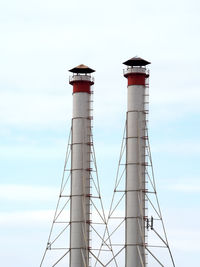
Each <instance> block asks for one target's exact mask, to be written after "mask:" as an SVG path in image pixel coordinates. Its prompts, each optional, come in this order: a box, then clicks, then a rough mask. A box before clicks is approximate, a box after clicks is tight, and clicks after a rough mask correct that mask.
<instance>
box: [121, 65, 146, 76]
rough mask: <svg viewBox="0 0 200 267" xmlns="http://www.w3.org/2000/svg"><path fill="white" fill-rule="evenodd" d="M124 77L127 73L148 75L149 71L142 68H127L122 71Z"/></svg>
mask: <svg viewBox="0 0 200 267" xmlns="http://www.w3.org/2000/svg"><path fill="white" fill-rule="evenodd" d="M123 73H124V75H126V74H129V73H145V74H149V70H148V69H146V68H144V67H129V68H127V69H124V70H123Z"/></svg>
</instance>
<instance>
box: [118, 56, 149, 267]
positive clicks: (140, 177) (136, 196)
mask: <svg viewBox="0 0 200 267" xmlns="http://www.w3.org/2000/svg"><path fill="white" fill-rule="evenodd" d="M123 64H125V65H126V66H127V69H125V70H124V76H125V77H126V78H127V80H128V94H127V95H128V99H127V120H126V123H127V124H126V207H125V218H126V224H125V249H126V252H125V266H126V267H144V266H146V259H145V224H144V222H145V188H146V186H145V165H146V163H145V146H146V137H145V132H146V130H145V128H146V112H145V107H144V106H145V103H144V102H145V84H146V78H147V77H148V72H147V70H146V65H148V64H150V62H148V61H146V60H144V59H142V58H138V57H134V58H131V59H129V60H127V61H126V62H124V63H123Z"/></svg>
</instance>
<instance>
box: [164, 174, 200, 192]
mask: <svg viewBox="0 0 200 267" xmlns="http://www.w3.org/2000/svg"><path fill="white" fill-rule="evenodd" d="M163 182H164V185H163V188H165V189H167V190H170V191H175V192H180V193H200V181H199V179H195V180H194V179H191V178H188V179H187V180H186V179H182V180H180V179H179V182H177V181H176V180H175V179H174V180H173V182H172V180H171V179H170V180H168V181H167V182H165V181H163Z"/></svg>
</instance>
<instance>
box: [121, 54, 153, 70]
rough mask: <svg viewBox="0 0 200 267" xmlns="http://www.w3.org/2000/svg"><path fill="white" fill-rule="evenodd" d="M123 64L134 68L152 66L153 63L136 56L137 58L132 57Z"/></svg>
mask: <svg viewBox="0 0 200 267" xmlns="http://www.w3.org/2000/svg"><path fill="white" fill-rule="evenodd" d="M123 64H124V65H126V66H131V67H133V66H146V65H149V64H151V62H149V61H147V60H145V59H143V58H141V57H137V56H136V57H132V58H130V59H129V60H127V61H125V62H124V63H123Z"/></svg>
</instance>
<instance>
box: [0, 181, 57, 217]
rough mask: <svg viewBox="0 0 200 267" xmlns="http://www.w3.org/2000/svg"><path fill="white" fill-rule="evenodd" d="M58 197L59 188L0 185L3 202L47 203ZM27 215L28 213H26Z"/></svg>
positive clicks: (0, 196) (0, 197)
mask: <svg viewBox="0 0 200 267" xmlns="http://www.w3.org/2000/svg"><path fill="white" fill-rule="evenodd" d="M58 195H59V188H56V187H48V186H28V185H19V184H1V185H0V199H1V200H5V201H8V200H10V201H14V203H16V202H17V201H25V202H29V203H30V202H32V203H34V201H37V202H38V201H39V202H41V201H43V202H46V201H47V202H48V201H52V199H54V200H55V203H56V201H57V197H58ZM28 214H29V213H28Z"/></svg>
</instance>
